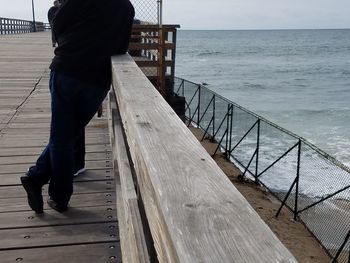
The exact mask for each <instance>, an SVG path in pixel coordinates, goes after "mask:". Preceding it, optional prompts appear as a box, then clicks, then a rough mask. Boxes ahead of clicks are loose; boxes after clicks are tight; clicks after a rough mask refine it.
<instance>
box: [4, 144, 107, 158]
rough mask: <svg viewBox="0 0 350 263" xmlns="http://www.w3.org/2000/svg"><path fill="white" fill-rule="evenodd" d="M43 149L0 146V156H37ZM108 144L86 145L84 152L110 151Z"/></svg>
mask: <svg viewBox="0 0 350 263" xmlns="http://www.w3.org/2000/svg"><path fill="white" fill-rule="evenodd" d="M42 150H43V147H18V148H0V157H8V156H31V155H35V156H38V154H40V153H41V152H42ZM110 151H111V147H110V145H106V144H103V145H100V144H96V145H86V152H87V153H90V152H110Z"/></svg>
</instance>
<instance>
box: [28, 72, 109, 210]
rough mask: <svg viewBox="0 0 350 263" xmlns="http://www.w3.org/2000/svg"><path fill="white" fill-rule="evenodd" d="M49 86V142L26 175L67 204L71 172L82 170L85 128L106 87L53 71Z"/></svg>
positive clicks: (53, 196)
mask: <svg viewBox="0 0 350 263" xmlns="http://www.w3.org/2000/svg"><path fill="white" fill-rule="evenodd" d="M49 85H50V93H51V128H50V140H49V143H48V145H47V146H46V148H45V149H44V151H43V152H42V153H41V155H40V157H39V158H38V160H37V162H36V164H35V166H32V167H30V169H29V171H28V173H27V174H28V176H30V177H31V178H32V179H33V181H34V182H35V183H37V184H39V185H44V184H46V183H48V182H49V195H50V197H51V198H52V199H53V200H54V201H56V202H57V203H59V204H63V205H66V204H68V202H69V200H70V197H71V195H72V193H73V173H74V172H75V171H76V169H77V168H81V167H84V154H85V139H84V138H85V134H84V133H85V132H84V131H85V126H86V125H87V124H88V123H89V121H90V120H91V119H92V117H93V116H94V115H95V113H96V112H97V110H98V108H99V106H100V104H101V103H102V101H103V100H104V98H105V97H106V95H107V92H108V90H109V86H107V85H105V86H98V85H94V84H89V83H85V82H82V81H80V80H77V79H75V78H72V77H70V76H67V75H65V74H62V73H58V72H53V71H52V72H51V74H50V83H49Z"/></svg>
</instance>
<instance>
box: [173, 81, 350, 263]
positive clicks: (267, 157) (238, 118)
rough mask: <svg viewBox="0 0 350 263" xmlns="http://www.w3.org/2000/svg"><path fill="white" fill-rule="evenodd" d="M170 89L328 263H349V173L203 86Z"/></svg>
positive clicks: (189, 84)
mask: <svg viewBox="0 0 350 263" xmlns="http://www.w3.org/2000/svg"><path fill="white" fill-rule="evenodd" d="M176 90H177V91H178V94H179V95H181V96H184V97H185V98H186V103H187V106H186V107H187V110H186V116H187V118H188V119H189V120H191V122H192V123H195V124H196V125H198V127H200V128H201V129H203V131H205V132H207V134H208V136H209V137H211V138H214V139H215V140H216V141H217V142H218V143H220V147H221V150H222V151H223V152H225V153H226V154H227V155H226V156H228V158H230V159H231V160H233V161H234V162H235V163H236V164H237V165H238V166H240V168H241V169H243V170H247V174H246V175H247V176H249V177H251V178H252V179H254V180H257V181H258V182H259V183H260V184H262V185H264V186H265V187H266V188H267V189H269V191H270V192H271V193H272V194H273V195H275V196H276V197H277V198H278V199H279V200H280V201H281V202H283V203H282V205H281V207H282V206H283V205H286V206H287V207H288V208H290V209H291V210H292V211H293V213H294V215H295V217H298V218H299V219H300V220H302V222H303V223H304V224H305V225H306V226H307V228H308V229H309V231H311V232H312V234H313V235H314V236H315V237H316V238H317V240H318V241H319V242H320V243H321V244H322V245H323V247H324V248H325V249H326V251H327V252H328V254H329V255H330V256H331V258H332V259H333V260H334V262H340V263H349V260H350V254H349V250H350V242H349V241H348V240H347V239H346V238H347V235H348V233H349V230H350V169H349V168H348V167H346V166H344V165H343V164H341V163H340V162H338V161H336V160H335V159H334V158H332V157H331V156H329V155H327V154H326V153H324V152H323V151H322V150H320V149H318V148H317V147H315V146H313V145H312V144H310V143H309V142H307V141H305V140H304V139H302V138H301V137H299V136H297V135H295V134H293V133H291V132H289V131H287V130H285V129H283V128H281V127H279V126H277V125H275V124H273V123H271V122H269V121H267V120H265V119H264V118H261V117H260V116H258V115H256V114H254V113H252V112H250V111H248V110H246V109H244V108H242V107H241V106H239V105H237V104H235V103H233V102H231V101H229V100H227V99H225V98H223V97H221V96H220V95H218V94H216V93H214V92H212V91H211V90H209V89H207V88H206V87H204V86H201V85H198V84H195V83H192V82H189V81H186V80H182V79H179V78H175V91H176Z"/></svg>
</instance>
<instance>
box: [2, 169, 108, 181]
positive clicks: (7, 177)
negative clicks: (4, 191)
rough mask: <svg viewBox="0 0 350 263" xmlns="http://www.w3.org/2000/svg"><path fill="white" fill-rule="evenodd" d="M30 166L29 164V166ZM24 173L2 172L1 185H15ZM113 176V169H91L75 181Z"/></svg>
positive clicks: (97, 179)
mask: <svg viewBox="0 0 350 263" xmlns="http://www.w3.org/2000/svg"><path fill="white" fill-rule="evenodd" d="M27 167H29V166H27ZM24 174H25V172H22V173H8V174H0V186H13V185H17V184H18V183H19V178H20V177H21V176H23V175H24ZM112 176H113V173H112V169H102V168H101V169H89V170H87V171H85V172H84V173H81V174H79V175H78V176H77V177H75V179H74V181H75V182H88V181H103V180H111V179H112Z"/></svg>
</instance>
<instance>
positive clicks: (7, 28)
mask: <svg viewBox="0 0 350 263" xmlns="http://www.w3.org/2000/svg"><path fill="white" fill-rule="evenodd" d="M46 29H47V24H45V23H43V22H35V28H34V23H33V21H27V20H20V19H12V18H3V17H0V35H8V34H23V33H30V32H34V31H37V32H39V31H45V30H46Z"/></svg>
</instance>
